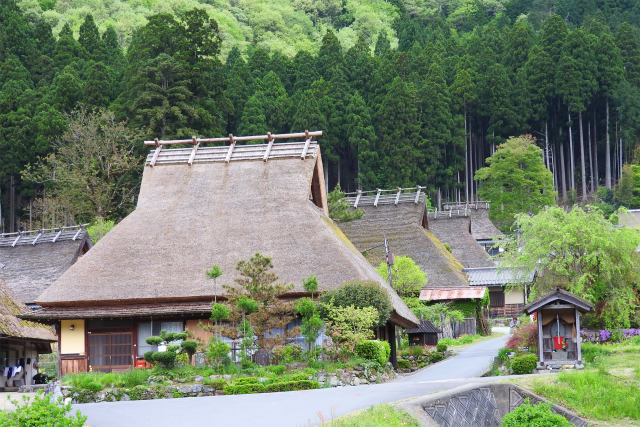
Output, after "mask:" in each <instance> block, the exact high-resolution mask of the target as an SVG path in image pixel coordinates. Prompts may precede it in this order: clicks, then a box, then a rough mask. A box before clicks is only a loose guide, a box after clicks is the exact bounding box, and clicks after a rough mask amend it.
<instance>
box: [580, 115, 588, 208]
mask: <svg viewBox="0 0 640 427" xmlns="http://www.w3.org/2000/svg"><path fill="white" fill-rule="evenodd" d="M578 124H579V125H580V173H581V174H582V176H581V178H582V179H581V184H582V200H587V174H586V172H585V166H584V130H583V128H582V111H580V112H579V113H578Z"/></svg>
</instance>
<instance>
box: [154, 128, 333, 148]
mask: <svg viewBox="0 0 640 427" xmlns="http://www.w3.org/2000/svg"><path fill="white" fill-rule="evenodd" d="M313 136H322V131H321V130H316V131H309V130H306V131H305V132H297V133H280V134H271V133H269V134H266V135H249V136H235V137H234V141H235V142H245V141H257V140H265V141H268V140H269V138H273V139H291V138H303V137H304V138H305V139H311V137H313ZM227 141H229V137H218V138H198V139H197V142H200V143H202V144H206V143H211V142H227ZM184 144H194V142H193V138H191V139H170V140H159V139H158V138H156V139H154V140H153V141H144V145H152V146H158V145H162V146H164V145H184Z"/></svg>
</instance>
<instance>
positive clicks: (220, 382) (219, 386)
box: [203, 378, 227, 390]
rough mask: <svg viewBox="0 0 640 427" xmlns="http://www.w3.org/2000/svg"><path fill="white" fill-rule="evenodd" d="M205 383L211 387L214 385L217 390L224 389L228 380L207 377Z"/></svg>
mask: <svg viewBox="0 0 640 427" xmlns="http://www.w3.org/2000/svg"><path fill="white" fill-rule="evenodd" d="M203 384H204V385H208V386H209V387H213V388H215V389H216V390H223V389H224V387H225V386H226V385H227V382H226V381H225V380H224V379H223V378H216V379H213V380H212V379H211V378H205V379H204V381H203Z"/></svg>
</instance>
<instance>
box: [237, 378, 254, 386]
mask: <svg viewBox="0 0 640 427" xmlns="http://www.w3.org/2000/svg"><path fill="white" fill-rule="evenodd" d="M258 383H260V380H259V379H257V378H255V377H244V378H238V379H237V380H235V381H234V382H233V385H245V384H258Z"/></svg>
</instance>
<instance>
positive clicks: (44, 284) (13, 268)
mask: <svg viewBox="0 0 640 427" xmlns="http://www.w3.org/2000/svg"><path fill="white" fill-rule="evenodd" d="M90 248H91V240H90V239H89V234H88V233H87V230H85V229H84V227H83V226H70V227H59V228H52V229H45V230H34V231H22V232H19V233H5V234H0V278H3V279H4V281H5V283H6V284H7V286H8V287H9V289H11V291H12V292H13V293H14V294H15V295H16V297H17V298H18V300H19V301H21V302H22V303H24V304H27V306H30V307H34V306H35V301H36V298H37V297H38V296H39V295H40V294H41V293H42V292H44V291H45V289H47V288H48V287H49V286H50V285H51V284H52V283H53V282H55V281H56V280H57V279H58V277H60V276H62V273H64V272H65V271H66V270H67V269H68V268H69V267H71V266H72V265H73V264H74V263H75V262H76V261H77V260H78V258H79V257H81V256H82V255H84V254H85V253H86V252H87V251H88V250H89V249H90Z"/></svg>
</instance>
